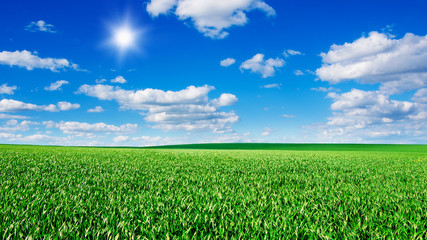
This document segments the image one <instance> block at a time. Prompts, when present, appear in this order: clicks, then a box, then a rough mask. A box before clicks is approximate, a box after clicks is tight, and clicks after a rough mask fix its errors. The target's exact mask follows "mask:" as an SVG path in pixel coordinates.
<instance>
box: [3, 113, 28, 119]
mask: <svg viewBox="0 0 427 240" xmlns="http://www.w3.org/2000/svg"><path fill="white" fill-rule="evenodd" d="M0 118H1V119H5V118H6V119H7V118H10V119H28V118H29V117H27V116H21V115H14V114H5V113H0Z"/></svg>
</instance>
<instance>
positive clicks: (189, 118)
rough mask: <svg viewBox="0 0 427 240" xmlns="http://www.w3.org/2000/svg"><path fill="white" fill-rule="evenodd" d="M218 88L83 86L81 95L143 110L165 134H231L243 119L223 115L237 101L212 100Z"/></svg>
mask: <svg viewBox="0 0 427 240" xmlns="http://www.w3.org/2000/svg"><path fill="white" fill-rule="evenodd" d="M213 89H214V87H212V86H208V85H204V86H201V87H195V86H189V87H187V88H186V89H183V90H180V91H163V90H159V89H151V88H147V89H143V90H136V91H135V90H124V89H122V88H120V87H114V86H110V85H102V84H98V85H87V84H85V85H82V86H80V88H79V90H78V91H77V92H76V93H77V94H85V95H87V96H91V97H96V98H98V99H100V100H114V101H117V103H118V104H119V105H120V108H121V109H124V110H137V111H143V112H142V115H144V116H145V117H144V120H145V121H147V122H148V123H152V124H153V125H152V126H151V127H152V128H154V129H161V130H164V131H171V130H184V131H212V132H215V133H221V132H229V131H231V124H232V123H235V122H237V121H238V119H239V117H238V116H237V115H236V114H235V113H234V112H221V111H219V108H220V107H224V106H230V105H233V104H234V103H235V102H237V100H238V99H237V97H236V96H234V95H233V94H228V93H223V94H221V95H220V97H219V98H217V99H213V100H209V98H208V93H209V92H210V91H212V90H213Z"/></svg>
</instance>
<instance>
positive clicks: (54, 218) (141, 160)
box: [0, 145, 427, 239]
mask: <svg viewBox="0 0 427 240" xmlns="http://www.w3.org/2000/svg"><path fill="white" fill-rule="evenodd" d="M208 146H216V147H208ZM224 146H225V147H222V148H223V149H224V148H225V149H226V150H218V148H220V147H218V145H206V146H205V147H204V148H211V149H207V150H206V149H201V148H203V147H201V146H200V145H199V146H197V147H193V148H198V149H188V148H191V147H190V146H188V145H187V147H182V146H181V148H187V149H173V148H178V147H174V146H171V147H168V149H158V148H142V149H141V148H84V147H42V146H13V145H0V177H1V181H0V204H1V208H0V234H1V235H0V238H1V239H22V238H72V239H74V238H76V239H88V238H89V239H90V238H102V239H105V238H107V239H200V238H203V239H261V238H262V239H264V238H267V239H317V238H320V239H346V238H347V239H358V238H361V239H367V238H372V239H377V238H379V239H384V238H391V239H393V238H395V239H426V238H427V146H426V145H418V146H416V145H412V146H406V145H405V146H399V145H364V146H359V148H357V146H358V145H356V146H353V145H351V146H350V145H341V146H340V147H337V146H336V145H335V146H334V145H329V148H328V147H326V146H323V148H322V147H321V145H315V146H311V148H310V146H309V145H305V146H302V145H301V146H297V145H289V146H293V148H298V149H289V146H288V149H287V150H292V151H285V150H284V149H286V147H284V146H285V145H281V147H280V146H279V145H276V146H275V148H274V147H269V148H268V149H270V150H266V149H265V148H266V146H267V145H265V146H264V148H263V149H261V150H231V148H233V147H231V146H232V145H224ZM227 146H228V147H227ZM252 146H253V147H252V148H251V147H250V146H249V145H239V146H238V147H234V148H236V149H245V148H246V149H254V148H255V149H256V148H257V147H254V146H255V145H252ZM260 146H261V145H259V146H258V148H259V147H260ZM268 146H270V145H268ZM345 146H347V147H349V148H351V149H348V148H345ZM271 149H282V150H271ZM358 149H359V151H358ZM312 150H316V151H312ZM340 150H341V151H340ZM360 150H363V151H360Z"/></svg>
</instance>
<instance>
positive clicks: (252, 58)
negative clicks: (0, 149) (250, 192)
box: [0, 0, 427, 146]
mask: <svg viewBox="0 0 427 240" xmlns="http://www.w3.org/2000/svg"><path fill="white" fill-rule="evenodd" d="M1 5H2V7H1V8H0V31H1V37H0V97H1V101H0V143H14V144H19V143H25V144H55V145H106V146H110V145H111V146H114V145H129V146H145V145H159V144H179V143H199V142H351V143H422V144H425V143H426V142H427V131H426V129H427V29H426V27H425V26H427V17H426V16H427V2H426V1H425V0H409V1H363V0H362V1H357V2H354V1H308V0H303V1H282V0H274V1H273V0H149V1H75V0H73V1H69V0H66V1H28V0H27V1H20V0H16V1H4V2H2V3H1Z"/></svg>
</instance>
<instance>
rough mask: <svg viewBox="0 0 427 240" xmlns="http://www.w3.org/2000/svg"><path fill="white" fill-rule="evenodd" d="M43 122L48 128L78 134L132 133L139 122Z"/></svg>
mask: <svg viewBox="0 0 427 240" xmlns="http://www.w3.org/2000/svg"><path fill="white" fill-rule="evenodd" d="M43 124H44V125H45V126H46V128H58V129H59V130H61V131H62V132H63V133H65V134H77V135H80V136H84V135H85V134H93V133H117V134H120V133H131V132H134V131H135V130H136V129H137V128H138V125H137V124H130V123H128V124H123V125H120V126H116V125H109V124H106V123H103V122H99V123H93V124H90V123H85V122H72V121H69V122H65V121H61V122H59V123H55V122H53V121H45V122H43Z"/></svg>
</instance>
